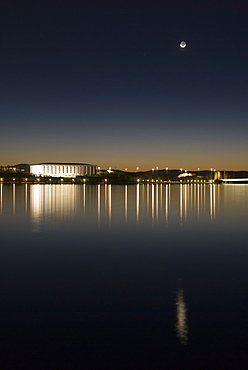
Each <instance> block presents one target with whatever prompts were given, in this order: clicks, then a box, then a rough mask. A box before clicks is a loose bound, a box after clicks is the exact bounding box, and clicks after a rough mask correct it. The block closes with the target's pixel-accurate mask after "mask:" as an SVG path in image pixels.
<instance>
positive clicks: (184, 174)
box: [177, 172, 194, 179]
mask: <svg viewBox="0 0 248 370" xmlns="http://www.w3.org/2000/svg"><path fill="white" fill-rule="evenodd" d="M190 176H194V175H193V173H188V172H185V173H181V174H180V175H178V176H177V177H178V178H179V179H180V178H181V177H190Z"/></svg>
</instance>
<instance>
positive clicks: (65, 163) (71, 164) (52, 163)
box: [30, 162, 95, 166]
mask: <svg viewBox="0 0 248 370" xmlns="http://www.w3.org/2000/svg"><path fill="white" fill-rule="evenodd" d="M44 164H45V165H59V166H95V164H89V163H70V162H69V163H67V162H42V163H34V164H31V165H30V166H40V165H44Z"/></svg>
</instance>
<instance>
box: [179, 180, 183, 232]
mask: <svg viewBox="0 0 248 370" xmlns="http://www.w3.org/2000/svg"><path fill="white" fill-rule="evenodd" d="M179 189H180V190H179V191H180V195H179V197H180V199H179V215H180V225H181V226H182V224H183V185H182V184H180V188H179Z"/></svg>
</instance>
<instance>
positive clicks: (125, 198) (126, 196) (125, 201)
mask: <svg viewBox="0 0 248 370" xmlns="http://www.w3.org/2000/svg"><path fill="white" fill-rule="evenodd" d="M127 199H128V194H127V185H125V196H124V204H125V222H127V212H128V208H127V207H128V204H127Z"/></svg>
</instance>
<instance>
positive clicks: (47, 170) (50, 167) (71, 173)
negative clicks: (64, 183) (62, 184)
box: [30, 163, 98, 177]
mask: <svg viewBox="0 0 248 370" xmlns="http://www.w3.org/2000/svg"><path fill="white" fill-rule="evenodd" d="M97 168H98V167H97V166H96V165H92V164H86V163H39V164H33V165H31V166H30V173H31V174H32V175H35V176H41V177H43V176H50V177H76V176H85V175H95V174H96V173H97Z"/></svg>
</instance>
